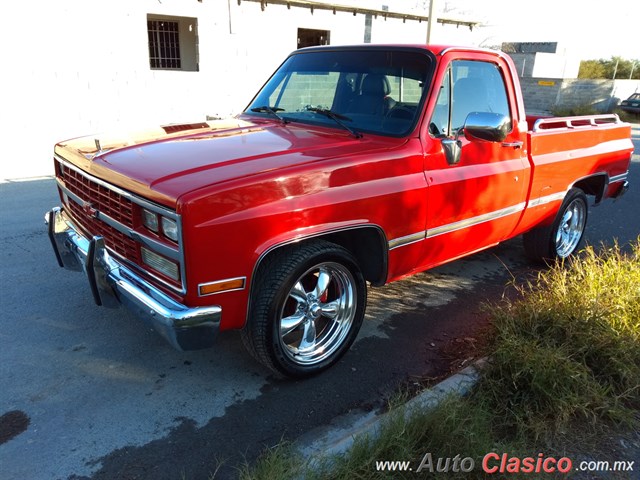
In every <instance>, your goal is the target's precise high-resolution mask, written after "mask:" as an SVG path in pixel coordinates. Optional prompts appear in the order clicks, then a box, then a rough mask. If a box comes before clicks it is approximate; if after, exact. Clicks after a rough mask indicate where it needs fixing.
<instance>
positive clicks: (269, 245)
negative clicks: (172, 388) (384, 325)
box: [47, 45, 633, 377]
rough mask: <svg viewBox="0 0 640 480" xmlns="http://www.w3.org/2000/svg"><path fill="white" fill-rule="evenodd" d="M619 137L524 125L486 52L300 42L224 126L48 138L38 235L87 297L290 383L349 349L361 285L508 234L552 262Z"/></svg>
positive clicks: (604, 177)
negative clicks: (52, 198) (49, 202)
mask: <svg viewBox="0 0 640 480" xmlns="http://www.w3.org/2000/svg"><path fill="white" fill-rule="evenodd" d="M630 135H631V129H630V126H629V125H628V124H626V123H622V122H620V120H619V119H618V117H617V116H616V115H592V116H584V117H565V118H537V117H536V118H534V117H527V116H526V114H525V111H524V103H523V100H522V94H521V91H520V85H519V82H518V76H517V73H516V71H515V69H514V65H513V63H512V61H511V59H510V58H509V57H508V56H507V55H505V54H503V53H501V52H496V51H489V50H480V49H471V48H455V47H445V46H424V45H413V46H403V45H386V46H385V45H365V46H354V47H316V48H308V49H302V50H299V51H296V52H294V53H292V54H291V55H290V56H289V57H288V58H287V59H286V60H285V62H284V63H283V64H282V65H281V66H280V68H279V69H278V70H277V71H276V72H275V73H274V74H273V76H272V77H271V78H270V79H269V80H268V81H267V83H266V84H265V85H264V87H263V88H262V89H261V90H260V91H259V92H258V94H257V95H256V96H255V98H254V99H253V100H252V102H251V103H250V105H249V106H248V107H247V108H246V110H245V111H244V112H243V113H242V114H240V115H239V116H238V117H236V118H234V119H231V120H228V121H214V122H199V123H194V124H186V125H170V126H164V127H160V128H157V129H154V130H150V131H147V132H143V133H142V134H140V135H135V134H132V135H131V136H128V137H127V138H110V137H108V136H94V137H85V138H79V139H75V140H69V141H65V142H61V143H59V144H57V145H56V147H55V159H54V160H55V168H56V179H57V183H58V189H59V193H60V200H61V202H62V206H61V207H56V208H54V209H53V210H51V211H50V212H49V213H48V215H47V218H48V223H49V234H50V238H51V243H52V245H53V248H54V252H55V255H56V258H57V260H58V262H59V264H60V266H63V267H65V268H68V269H72V270H81V271H84V272H86V274H87V276H88V283H89V286H90V290H91V292H92V294H93V296H94V298H95V301H96V303H97V304H98V305H104V306H118V305H120V304H124V305H126V306H127V307H129V308H131V309H132V310H133V311H134V312H136V313H137V314H138V315H139V316H140V317H141V318H142V319H144V320H145V321H147V322H148V323H149V324H150V325H152V326H153V327H154V328H155V329H156V330H157V331H158V332H159V333H160V334H161V335H163V336H164V337H165V338H166V339H167V340H168V341H169V342H170V343H171V344H172V345H173V346H174V347H176V348H179V349H193V348H202V347H208V346H211V345H213V344H214V338H215V336H216V333H217V332H218V331H223V330H230V329H241V330H242V337H243V340H244V342H245V344H246V346H247V348H248V350H249V351H250V352H251V353H252V354H253V356H254V357H255V358H256V359H258V360H259V361H260V362H262V363H263V364H264V365H266V366H267V367H269V368H270V369H272V370H273V371H275V372H278V373H280V374H283V375H288V376H293V377H304V376H308V375H312V374H315V373H318V372H320V371H322V370H324V369H326V368H328V367H329V366H331V365H332V364H333V363H335V362H336V361H337V360H338V359H339V358H340V357H341V356H342V355H343V354H344V353H345V352H346V351H347V350H348V348H349V346H350V345H351V344H352V343H353V341H354V340H355V338H356V335H357V333H358V330H359V328H360V325H361V323H362V321H363V317H364V311H365V305H366V298H367V284H370V285H372V286H380V285H384V284H386V283H388V282H392V281H394V280H398V279H400V278H403V277H405V276H408V275H411V274H413V273H416V272H420V271H423V270H425V269H429V268H432V267H435V266H437V265H441V264H443V263H446V262H449V261H452V260H455V259H457V258H460V257H463V256H465V255H469V254H472V253H474V252H478V251H480V250H483V249H486V248H488V247H491V246H494V245H497V244H498V243H500V242H502V241H504V240H507V239H509V238H512V237H515V236H517V235H524V247H525V251H526V252H527V254H528V255H529V256H530V257H532V258H534V259H538V260H540V259H556V258H565V257H567V256H569V255H571V254H572V253H573V252H575V251H576V249H577V248H578V245H579V243H580V240H581V238H582V235H583V233H584V229H585V225H586V221H587V210H588V208H587V197H588V196H589V197H592V198H593V199H594V201H595V203H600V202H602V201H603V200H604V199H606V198H616V197H619V196H621V195H622V194H623V193H624V192H625V190H626V189H627V187H628V182H627V174H628V168H629V162H630V158H631V152H632V150H633V145H632V143H631V140H630ZM75 294H77V293H76V292H64V293H62V292H61V296H64V295H75ZM372 360H373V359H372ZM376 361H377V359H376Z"/></svg>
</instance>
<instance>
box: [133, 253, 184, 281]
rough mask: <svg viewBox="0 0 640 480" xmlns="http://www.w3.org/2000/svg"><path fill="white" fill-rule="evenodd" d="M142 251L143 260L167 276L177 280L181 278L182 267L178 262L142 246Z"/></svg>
mask: <svg viewBox="0 0 640 480" xmlns="http://www.w3.org/2000/svg"><path fill="white" fill-rule="evenodd" d="M140 252H141V253H142V261H143V262H144V263H145V264H146V265H148V266H149V267H151V268H153V269H154V270H156V271H158V272H160V273H163V274H165V275H166V276H167V277H169V278H172V279H174V280H175V281H176V282H177V281H179V280H180V269H179V268H178V264H177V263H175V262H172V261H171V260H169V259H167V258H164V257H163V256H162V255H158V254H157V253H155V252H152V251H151V250H147V249H146V248H144V247H141V248H140Z"/></svg>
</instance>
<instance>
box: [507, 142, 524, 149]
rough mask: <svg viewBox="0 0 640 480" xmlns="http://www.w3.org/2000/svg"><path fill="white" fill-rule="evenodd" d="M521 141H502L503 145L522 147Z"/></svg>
mask: <svg viewBox="0 0 640 480" xmlns="http://www.w3.org/2000/svg"><path fill="white" fill-rule="evenodd" d="M522 144H523V142H502V146H503V147H513V148H522Z"/></svg>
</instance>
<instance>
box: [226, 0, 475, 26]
mask: <svg viewBox="0 0 640 480" xmlns="http://www.w3.org/2000/svg"><path fill="white" fill-rule="evenodd" d="M245 1H246V2H254V3H259V4H260V8H261V9H262V11H264V9H265V8H266V7H267V5H284V6H286V7H287V8H288V9H291V7H297V8H308V9H309V10H311V13H312V14H313V12H314V10H328V11H332V12H333V14H334V15H335V14H336V13H337V12H343V13H351V14H353V15H354V16H356V15H358V14H363V15H372V16H373V17H374V18H378V17H382V18H384V19H385V20H386V19H387V18H397V19H400V20H402V21H403V22H406V21H407V20H412V21H416V22H418V23H422V22H428V21H429V17H425V16H422V15H413V14H410V13H400V12H388V11H385V10H377V9H374V8H361V7H350V6H348V5H339V4H335V3H328V2H312V1H310V0H268V1H267V0H245ZM241 3H242V0H238V5H240V4H241ZM436 21H437V22H438V23H440V24H442V25H456V26H458V27H459V26H461V25H462V26H465V27H469V29H470V30H473V27H476V26H478V25H479V24H480V22H469V21H466V20H455V19H452V18H437V19H436Z"/></svg>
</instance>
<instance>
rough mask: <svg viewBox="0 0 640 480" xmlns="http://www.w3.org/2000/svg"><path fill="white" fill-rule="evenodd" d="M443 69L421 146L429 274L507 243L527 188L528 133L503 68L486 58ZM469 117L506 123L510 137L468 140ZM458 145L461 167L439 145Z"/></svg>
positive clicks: (454, 63) (497, 61)
mask: <svg viewBox="0 0 640 480" xmlns="http://www.w3.org/2000/svg"><path fill="white" fill-rule="evenodd" d="M458 55H459V54H458ZM446 65H447V66H446V69H444V72H443V73H442V75H441V77H440V83H439V85H440V88H439V90H438V91H437V92H438V94H437V101H436V102H435V105H434V106H433V107H432V110H431V117H430V119H429V131H428V136H426V138H425V140H424V145H425V177H426V180H427V183H428V185H429V188H428V193H427V194H428V201H427V221H426V225H427V228H426V241H425V247H426V251H425V255H426V257H427V258H426V260H427V265H428V266H434V265H437V264H440V263H444V262H446V261H447V260H450V259H453V258H457V257H459V256H462V255H465V254H468V253H470V252H474V251H477V250H481V249H483V248H486V247H488V246H492V245H495V244H497V243H498V242H500V241H502V240H504V239H505V238H507V237H508V236H509V234H510V233H511V232H512V231H513V230H514V228H515V226H516V224H517V222H518V221H519V219H520V217H521V215H522V212H523V210H524V206H525V203H524V202H525V195H526V187H527V185H528V183H529V164H528V160H527V153H526V151H525V148H524V147H525V145H526V143H524V142H525V141H526V131H520V129H519V123H518V121H517V115H516V114H515V112H517V111H518V107H517V105H516V102H515V100H514V98H515V95H514V94H513V93H514V92H513V84H512V83H507V82H506V81H505V79H507V78H510V77H509V76H508V72H509V70H508V68H507V65H506V63H505V62H504V60H502V59H501V58H499V57H496V56H493V55H487V56H486V58H482V57H480V58H477V56H476V57H475V58H473V59H469V60H467V59H459V58H458V59H452V60H451V61H450V62H448V63H447V64H446ZM509 94H511V95H509ZM471 112H492V113H499V114H502V115H506V116H507V117H508V118H509V119H510V122H511V130H510V132H509V134H508V135H507V137H506V138H505V140H504V141H502V142H489V141H482V140H477V139H468V138H465V136H464V132H463V131H462V127H463V125H464V122H465V119H466V117H467V115H468V114H469V113H471ZM455 138H458V139H459V140H460V146H461V154H460V157H459V162H458V163H452V161H451V159H450V158H448V157H447V155H446V153H445V150H444V148H443V142H442V141H443V140H445V139H455Z"/></svg>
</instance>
